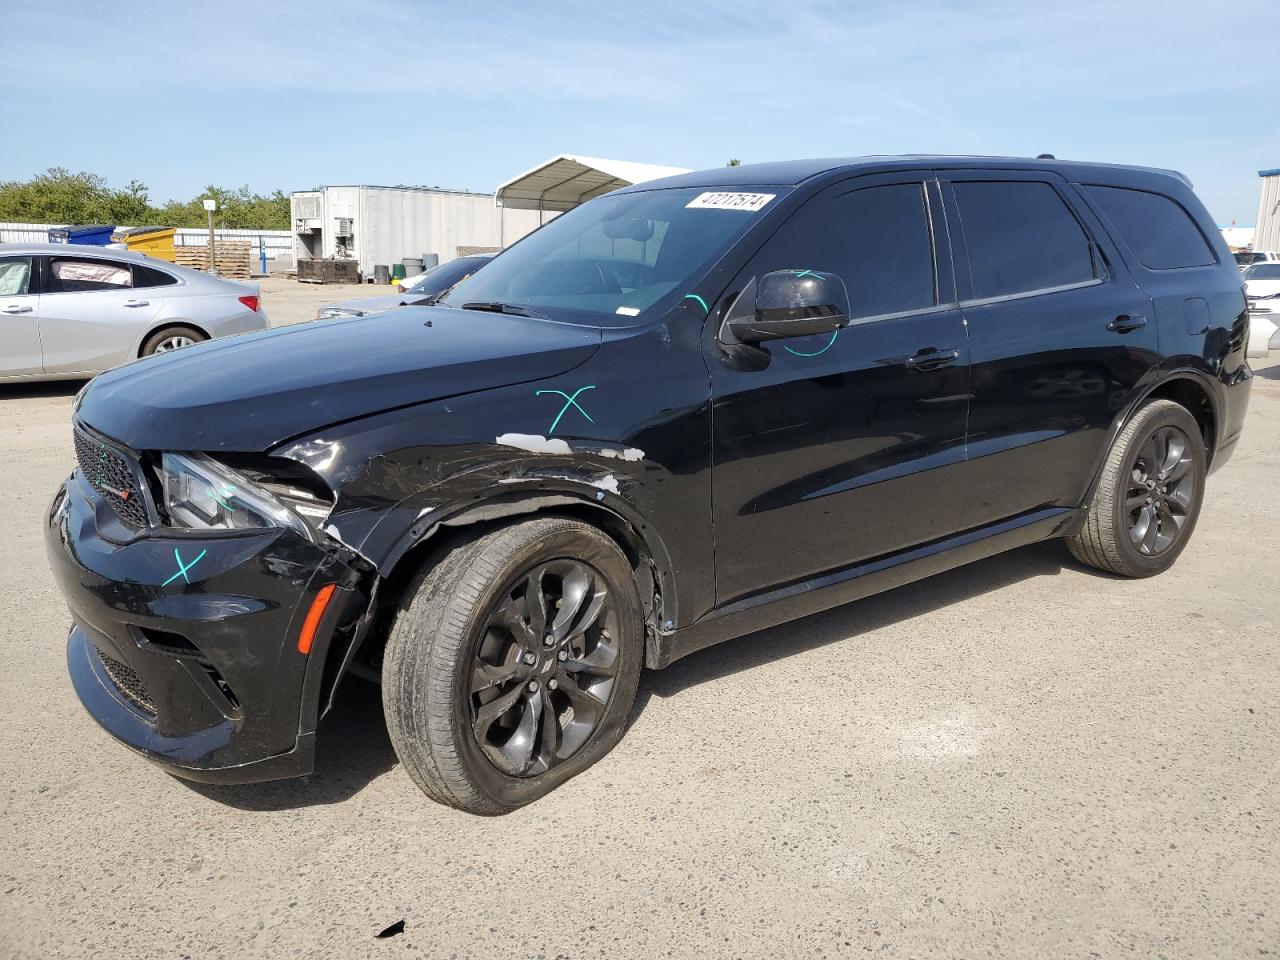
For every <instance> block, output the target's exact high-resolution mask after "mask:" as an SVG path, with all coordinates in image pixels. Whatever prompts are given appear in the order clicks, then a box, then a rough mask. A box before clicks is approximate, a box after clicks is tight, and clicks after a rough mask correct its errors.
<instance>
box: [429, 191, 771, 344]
mask: <svg viewBox="0 0 1280 960" xmlns="http://www.w3.org/2000/svg"><path fill="white" fill-rule="evenodd" d="M766 189H767V190H768V191H769V192H768V193H751V192H746V191H740V190H736V191H732V192H708V191H706V190H704V189H702V188H696V187H695V188H689V189H679V190H649V191H644V192H640V193H623V194H611V195H606V196H603V197H599V198H597V199H595V200H592V201H590V202H589V203H585V204H583V205H582V206H580V207H576V208H574V209H573V210H570V211H569V212H568V213H565V214H563V215H561V216H559V217H557V218H556V219H554V220H552V221H551V222H550V223H548V224H547V225H546V226H544V227H542V228H540V229H539V230H537V231H535V232H534V233H532V234H530V235H529V236H528V237H526V238H525V239H524V240H521V241H520V242H519V243H518V244H516V245H515V246H514V247H512V248H511V249H510V250H508V251H506V252H505V253H503V254H501V255H500V256H499V257H497V259H495V260H494V261H493V262H492V263H490V264H488V265H487V266H486V267H485V268H484V270H482V271H480V272H479V273H477V274H475V275H474V276H471V277H468V278H467V279H466V280H465V281H463V282H462V283H460V284H458V286H456V287H454V289H453V290H452V291H451V292H450V293H449V295H448V296H447V297H445V298H444V300H443V303H444V304H446V305H447V306H451V307H461V306H463V305H464V304H469V303H475V304H481V303H483V304H508V305H511V306H515V307H526V308H530V309H531V311H532V312H539V311H545V310H546V309H548V308H554V309H556V310H557V313H558V311H561V310H563V311H580V312H582V313H583V314H586V315H587V316H584V318H583V319H584V320H589V321H590V322H593V323H598V322H601V321H606V318H612V319H616V320H617V321H619V322H623V323H632V322H634V321H633V320H632V319H631V318H633V317H637V316H639V315H640V314H642V313H644V312H645V311H647V310H649V309H650V308H653V307H658V306H660V307H662V308H663V309H668V308H670V307H671V306H674V305H675V304H677V303H679V301H680V299H681V298H682V297H683V296H684V295H685V294H686V293H688V292H689V289H688V287H689V284H690V283H691V282H692V281H693V280H694V279H696V278H697V276H698V275H699V274H700V273H701V272H702V270H703V269H704V268H706V267H708V266H710V265H711V264H712V263H713V262H714V261H715V260H717V259H718V258H719V257H720V255H721V254H722V253H724V251H725V250H727V249H728V248H729V246H730V245H731V244H732V243H733V242H734V241H735V240H737V239H738V238H739V237H741V236H742V235H743V234H744V233H745V232H746V231H747V230H748V229H749V228H750V227H751V225H752V224H753V223H755V222H757V220H758V219H759V218H760V217H761V216H762V215H763V214H764V212H765V211H767V210H768V209H769V208H770V205H771V204H776V203H777V202H778V199H777V198H778V197H779V196H781V195H782V194H783V193H784V192H785V188H782V187H768V188H766ZM744 198H746V199H744ZM565 319H572V316H570V317H566V318H565ZM606 322H607V321H606Z"/></svg>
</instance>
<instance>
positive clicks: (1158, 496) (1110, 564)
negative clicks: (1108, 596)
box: [1066, 400, 1208, 577]
mask: <svg viewBox="0 0 1280 960" xmlns="http://www.w3.org/2000/svg"><path fill="white" fill-rule="evenodd" d="M1207 472H1208V470H1207V458H1206V454H1205V445H1204V437H1203V436H1202V434H1201V433H1200V425H1199V424H1197V423H1196V421H1195V418H1194V417H1192V416H1191V414H1190V413H1189V412H1188V411H1187V408H1186V407H1183V406H1182V405H1181V404H1177V403H1174V402H1173V401H1172V400H1153V401H1152V402H1151V403H1148V404H1147V405H1146V406H1144V407H1142V408H1141V409H1140V410H1139V411H1138V412H1137V413H1136V414H1134V417H1133V419H1132V420H1130V421H1129V422H1128V423H1127V424H1126V425H1125V427H1124V429H1123V430H1121V431H1120V435H1119V436H1118V437H1116V440H1115V443H1113V444H1112V446H1111V450H1110V452H1109V453H1108V454H1107V460H1106V463H1105V464H1104V466H1103V468H1102V476H1101V478H1100V479H1099V481H1098V486H1097V489H1096V490H1095V491H1094V494H1093V498H1092V500H1091V501H1090V503H1089V506H1088V512H1087V514H1086V517H1085V522H1084V524H1083V526H1082V527H1081V528H1080V530H1079V532H1078V533H1076V534H1075V536H1072V537H1067V538H1066V539H1067V547H1068V548H1069V549H1070V550H1071V553H1072V555H1073V556H1074V557H1075V558H1076V559H1077V560H1079V561H1080V562H1081V563H1086V564H1088V565H1089V566H1091V567H1097V568H1098V569H1099V570H1106V571H1107V572H1109V573H1116V574H1119V575H1120V576H1124V577H1150V576H1154V575H1155V574H1157V573H1163V572H1164V571H1165V570H1168V569H1169V567H1171V566H1173V562H1174V561H1175V560H1177V559H1178V555H1179V554H1180V553H1182V550H1183V548H1185V547H1186V545H1187V541H1188V540H1190V539H1191V532H1192V530H1194V529H1195V525H1196V520H1197V518H1198V517H1199V516H1200V504H1201V502H1202V500H1203V499H1204V483H1205V476H1206V474H1207Z"/></svg>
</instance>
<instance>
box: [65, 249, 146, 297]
mask: <svg viewBox="0 0 1280 960" xmlns="http://www.w3.org/2000/svg"><path fill="white" fill-rule="evenodd" d="M132 284H133V273H132V271H131V270H130V269H129V264H127V263H119V262H117V261H115V260H96V259H95V260H88V259H86V260H75V259H72V258H71V257H51V258H50V259H49V287H48V290H47V291H46V292H47V293H83V292H89V291H93V290H127V289H128V288H129V287H130V286H132Z"/></svg>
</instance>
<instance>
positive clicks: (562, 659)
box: [556, 650, 569, 663]
mask: <svg viewBox="0 0 1280 960" xmlns="http://www.w3.org/2000/svg"><path fill="white" fill-rule="evenodd" d="M556 659H557V660H559V661H560V662H561V663H564V662H565V661H566V660H568V659H569V651H568V650H561V651H560V652H559V653H557V654H556Z"/></svg>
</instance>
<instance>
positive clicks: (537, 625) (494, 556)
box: [382, 517, 644, 814]
mask: <svg viewBox="0 0 1280 960" xmlns="http://www.w3.org/2000/svg"><path fill="white" fill-rule="evenodd" d="M539 598H540V599H539ZM643 643H644V624H643V618H642V614H641V606H640V597H639V593H638V591H637V589H636V582H635V575H634V573H633V572H632V569H631V565H630V564H629V563H628V561H627V558H626V557H625V556H624V555H623V553H622V551H621V550H620V549H618V546H617V544H615V543H614V542H613V541H612V540H611V539H609V538H608V537H607V536H605V535H604V534H603V533H601V532H600V531H599V530H597V529H596V528H594V527H591V526H589V525H587V524H585V523H581V522H579V521H577V520H569V519H564V518H558V517H556V518H546V519H537V520H530V521H527V522H525V523H520V524H516V525H514V526H510V527H504V528H501V529H498V530H494V531H491V532H488V533H484V534H480V535H476V536H474V537H473V538H472V539H469V540H467V541H464V542H462V543H460V544H458V545H456V546H455V547H453V549H451V550H450V551H449V552H448V553H447V554H446V555H445V556H444V557H442V558H441V559H440V560H439V562H437V563H435V564H433V565H432V566H430V567H429V568H427V569H426V570H424V571H423V572H422V573H420V574H419V575H418V577H417V578H416V579H415V581H414V582H413V583H412V584H410V586H409V587H408V589H407V590H406V592H405V598H404V600H403V601H402V603H401V608H400V611H399V613H398V615H397V617H396V621H395V624H394V626H393V627H392V630H391V635H390V637H389V638H388V640H387V649H386V654H385V656H384V658H383V667H382V702H383V709H384V712H385V714H386V720H387V730H388V732H389V733H390V735H391V743H392V746H393V747H394V748H395V751H396V755H397V756H398V757H399V758H400V761H401V763H402V764H403V765H404V768H405V770H406V771H407V772H408V773H409V775H410V776H411V777H412V778H413V780H414V782H415V783H417V784H418V786H419V787H420V788H421V789H422V790H423V792H425V793H426V794H427V795H428V796H429V797H431V798H432V799H433V800H437V801H439V802H440V803H445V804H448V805H450V806H454V807H458V808H459V809H462V810H467V811H470V812H472V813H479V814H501V813H507V812H509V811H511V810H514V809H516V808H517V807H520V806H523V805H524V804H526V803H529V802H531V801H533V800H536V799H537V798H539V797H541V796H543V795H544V794H546V793H547V792H548V791H550V790H552V789H553V788H554V787H556V786H558V785H559V784H561V783H563V782H565V781H566V780H568V779H569V778H570V777H573V776H574V775H576V774H578V773H580V772H582V771H583V770H585V769H587V767H589V766H591V765H592V764H593V763H595V762H596V761H597V760H599V759H600V758H601V757H603V756H604V755H605V754H606V753H608V752H609V751H610V750H611V749H613V747H614V746H615V745H616V744H617V742H618V741H619V740H620V739H621V738H622V734H623V732H624V730H625V726H626V720H627V716H628V713H629V712H630V710H631V705H632V703H633V701H634V700H635V694H636V687H637V685H638V682H639V678H640V667H641V663H642V652H643ZM530 661H532V662H530Z"/></svg>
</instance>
